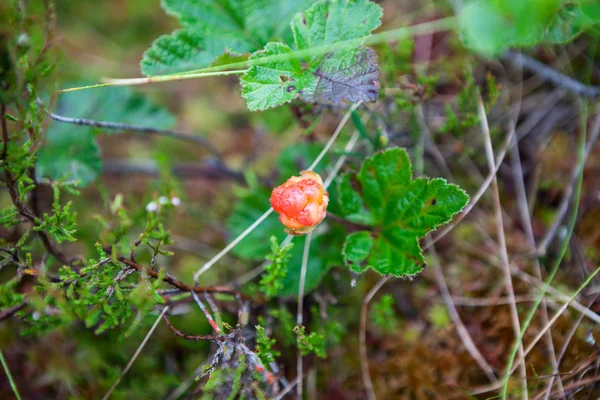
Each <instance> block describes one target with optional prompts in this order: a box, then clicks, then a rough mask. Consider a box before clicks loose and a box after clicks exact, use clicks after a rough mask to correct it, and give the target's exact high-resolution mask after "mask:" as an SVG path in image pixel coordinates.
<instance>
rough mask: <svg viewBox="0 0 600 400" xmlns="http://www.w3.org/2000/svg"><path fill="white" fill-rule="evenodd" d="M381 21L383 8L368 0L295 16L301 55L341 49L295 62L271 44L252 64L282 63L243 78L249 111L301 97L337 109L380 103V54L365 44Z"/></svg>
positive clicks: (320, 5) (331, 0) (321, 5)
mask: <svg viewBox="0 0 600 400" xmlns="http://www.w3.org/2000/svg"><path fill="white" fill-rule="evenodd" d="M381 15H382V10H381V7H380V6H378V5H377V4H375V3H373V2H371V1H369V0H320V1H317V2H316V3H315V4H314V5H313V6H312V7H311V8H309V9H308V10H307V11H305V12H304V13H298V14H296V16H295V17H294V19H293V20H292V24H291V25H292V31H293V32H294V42H295V47H296V49H297V50H301V51H309V50H310V49H313V48H318V47H323V46H336V45H337V46H338V48H335V49H333V50H332V51H331V52H329V53H327V54H322V53H315V54H314V55H311V54H309V55H308V56H306V57H305V58H303V59H301V60H300V59H298V58H294V57H293V50H292V49H291V48H290V47H288V46H285V45H282V44H281V43H269V44H267V45H266V46H265V50H264V51H262V52H259V53H255V55H253V56H252V57H251V60H258V59H260V58H265V57H272V56H282V57H280V59H278V60H276V61H271V62H265V63H260V64H258V65H252V66H251V67H250V68H249V70H248V72H247V73H246V74H245V75H244V76H243V77H242V79H241V84H242V94H243V96H244V98H245V99H246V102H247V105H248V108H249V109H250V110H251V111H256V110H264V109H267V108H271V107H275V106H278V105H281V104H283V103H285V102H288V101H290V100H293V99H295V98H296V97H298V96H301V97H302V98H303V99H304V100H306V101H311V102H316V101H323V102H330V103H334V104H338V103H341V102H344V101H351V102H356V101H359V100H363V101H367V102H371V101H375V100H376V99H377V94H378V91H379V82H378V78H379V67H378V66H377V63H376V56H375V52H373V51H372V50H371V49H368V48H365V47H362V46H361V44H362V42H363V41H364V39H365V38H366V37H367V36H368V35H370V33H371V31H372V30H373V29H375V28H377V27H378V26H379V24H380V23H381V22H380V18H381ZM338 43H339V45H338ZM285 55H289V56H288V57H283V56H285Z"/></svg>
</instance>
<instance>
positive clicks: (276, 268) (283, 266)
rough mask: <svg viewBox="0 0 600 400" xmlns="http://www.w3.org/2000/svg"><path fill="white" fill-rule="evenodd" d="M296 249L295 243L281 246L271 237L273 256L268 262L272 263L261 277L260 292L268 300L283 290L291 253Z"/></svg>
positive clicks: (269, 257) (275, 238)
mask: <svg viewBox="0 0 600 400" xmlns="http://www.w3.org/2000/svg"><path fill="white" fill-rule="evenodd" d="M293 247H294V244H293V243H290V244H288V245H286V246H283V247H282V246H280V245H279V243H277V237H275V236H271V254H270V255H268V256H267V260H270V261H271V263H270V264H269V265H267V266H266V267H265V271H264V272H263V274H262V275H261V277H260V291H261V292H262V293H263V294H264V295H265V296H266V297H267V298H268V299H270V298H273V297H275V296H277V294H278V293H279V292H280V291H281V289H283V280H284V279H285V277H286V275H287V272H288V262H289V259H290V256H291V255H290V254H289V251H290V250H291V249H292V248H293Z"/></svg>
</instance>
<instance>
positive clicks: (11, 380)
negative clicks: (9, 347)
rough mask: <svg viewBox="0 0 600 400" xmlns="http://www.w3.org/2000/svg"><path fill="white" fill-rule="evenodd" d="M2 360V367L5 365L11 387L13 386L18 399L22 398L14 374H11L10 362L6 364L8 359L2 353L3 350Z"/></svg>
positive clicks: (0, 360)
mask: <svg viewBox="0 0 600 400" xmlns="http://www.w3.org/2000/svg"><path fill="white" fill-rule="evenodd" d="M0 362H1V363H2V367H4V372H6V376H7V377H8V381H9V382H10V387H11V388H12V390H13V392H14V394H15V396H16V398H17V400H21V395H20V394H19V390H18V389H17V384H16V383H15V381H14V379H13V377H12V375H11V374H10V370H9V369H8V364H6V360H5V359H4V354H2V351H0Z"/></svg>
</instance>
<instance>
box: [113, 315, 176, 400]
mask: <svg viewBox="0 0 600 400" xmlns="http://www.w3.org/2000/svg"><path fill="white" fill-rule="evenodd" d="M168 310H169V306H167V307H165V308H163V310H162V311H161V313H160V314H159V315H158V318H156V321H154V324H153V325H152V328H150V330H149V331H148V333H147V334H146V337H145V338H144V340H142V343H140V345H139V347H138V348H137V350H136V351H135V353H134V354H133V356H132V357H131V360H129V362H128V363H127V365H126V366H125V369H124V370H123V372H121V375H119V377H118V378H117V380H116V381H115V383H114V384H113V385H112V386H111V388H110V389H109V390H108V392H106V394H105V395H104V397H103V398H102V400H107V399H108V398H109V397H110V395H111V394H112V392H113V391H114V390H115V388H116V387H117V386H118V385H119V383H120V382H121V379H123V377H124V376H125V375H126V374H127V372H128V371H129V369H130V368H131V366H132V365H133V363H134V362H135V360H136V359H137V358H138V356H139V355H140V353H141V352H142V349H143V348H144V346H145V345H146V343H148V340H150V336H152V334H153V333H154V331H155V330H156V327H157V326H158V324H159V322H160V320H161V319H162V317H163V315H165V313H166V312H167V311H168Z"/></svg>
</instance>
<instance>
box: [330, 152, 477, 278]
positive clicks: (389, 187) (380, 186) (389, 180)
mask: <svg viewBox="0 0 600 400" xmlns="http://www.w3.org/2000/svg"><path fill="white" fill-rule="evenodd" d="M350 179H351V178H350V177H348V176H344V177H343V178H342V181H341V182H340V193H341V195H340V199H341V201H344V199H352V202H357V201H358V200H357V196H360V198H361V201H362V202H363V203H364V205H365V206H366V208H367V209H368V212H370V214H371V216H372V221H373V223H374V225H376V226H377V228H378V229H377V230H376V231H374V232H373V233H374V236H372V235H370V234H369V233H368V232H359V233H354V234H352V235H349V236H348V237H347V239H346V245H345V246H344V257H345V261H346V263H347V264H349V265H350V266H351V267H352V266H354V268H353V269H354V270H356V271H357V272H360V271H361V270H363V269H364V268H362V267H357V265H360V264H363V263H364V262H365V260H367V265H368V266H369V267H371V268H373V269H374V270H375V271H377V272H379V273H380V274H391V275H395V276H410V275H415V274H417V273H419V272H420V271H421V270H422V269H423V266H424V264H425V262H424V259H423V255H422V252H421V248H420V246H419V239H421V238H422V237H424V236H425V235H426V234H427V233H428V232H430V231H432V230H435V229H436V228H437V227H438V226H439V225H441V224H444V223H447V222H448V221H450V219H451V218H452V216H453V215H454V214H456V213H458V212H459V211H460V210H462V209H463V208H464V206H465V205H466V204H467V203H468V201H469V197H468V196H467V194H466V193H465V192H464V191H463V190H462V189H460V188H459V187H458V186H456V185H452V184H449V183H447V182H446V180H444V179H439V178H438V179H426V178H418V179H415V180H412V179H411V165H410V160H409V158H408V154H407V153H406V151H405V150H403V149H399V148H394V149H389V150H386V151H384V152H381V153H377V154H375V155H374V156H373V157H370V158H369V159H367V160H365V161H364V162H363V165H362V167H361V169H360V172H359V173H358V174H357V180H358V183H359V184H360V193H358V192H356V191H355V189H354V188H353V187H352V186H351V185H349V183H348V182H350ZM350 191H354V194H352V193H350ZM342 209H344V207H343V206H342ZM345 209H346V210H348V208H347V207H346V208H345ZM355 210H356V207H355V206H352V207H351V211H355ZM349 215H356V213H354V214H349ZM367 234H369V238H370V239H369V238H367ZM353 246H357V249H356V250H355V249H354V248H353ZM367 247H368V248H369V254H368V256H365V255H364V251H365V248H367ZM355 251H356V253H354V252H355Z"/></svg>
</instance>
